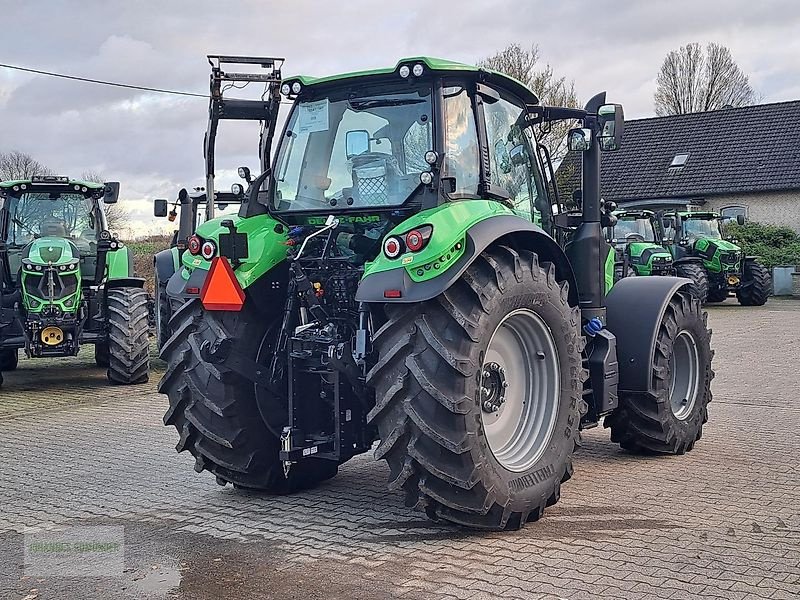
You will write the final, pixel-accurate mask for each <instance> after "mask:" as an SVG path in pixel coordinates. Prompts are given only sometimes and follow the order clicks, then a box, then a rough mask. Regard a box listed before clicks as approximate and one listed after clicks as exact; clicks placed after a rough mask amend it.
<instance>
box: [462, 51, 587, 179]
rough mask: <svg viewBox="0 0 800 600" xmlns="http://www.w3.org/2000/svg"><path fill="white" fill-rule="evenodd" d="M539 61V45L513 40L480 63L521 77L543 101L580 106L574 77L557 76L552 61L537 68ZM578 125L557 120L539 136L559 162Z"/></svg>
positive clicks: (543, 102) (548, 103)
mask: <svg viewBox="0 0 800 600" xmlns="http://www.w3.org/2000/svg"><path fill="white" fill-rule="evenodd" d="M538 62H539V48H538V46H536V45H533V46H531V47H530V48H523V47H522V46H520V45H519V44H511V45H509V46H507V47H506V48H505V49H503V50H501V51H500V52H498V53H497V54H495V55H493V56H490V57H488V58H485V59H484V60H482V61H480V62H479V63H478V64H479V65H480V66H481V67H485V68H488V69H493V70H495V71H500V72H501V73H505V74H506V75H510V76H511V77H513V78H514V79H517V80H519V81H521V82H522V83H524V84H525V85H527V86H528V87H529V88H531V89H532V90H533V91H534V92H535V93H536V95H537V96H539V100H540V101H541V102H542V104H545V105H548V106H567V107H573V108H575V107H579V106H580V101H579V100H578V97H577V95H576V94H575V82H574V81H573V80H571V79H570V80H567V78H566V77H558V76H556V74H555V72H554V71H553V67H551V66H550V65H549V64H546V65H544V67H542V68H537V64H538ZM574 126H575V125H574V122H573V121H556V122H555V123H552V124H549V126H548V127H546V128H542V129H540V131H539V135H538V136H537V138H538V139H539V142H541V143H542V144H543V145H544V146H546V147H547V149H548V150H549V151H550V155H551V156H552V157H553V161H554V162H555V163H556V164H557V163H558V162H559V161H560V160H561V159H562V158H563V157H564V155H565V154H566V153H567V145H566V137H567V132H568V131H569V130H570V129H571V128H572V127H574Z"/></svg>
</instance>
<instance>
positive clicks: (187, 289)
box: [186, 288, 200, 294]
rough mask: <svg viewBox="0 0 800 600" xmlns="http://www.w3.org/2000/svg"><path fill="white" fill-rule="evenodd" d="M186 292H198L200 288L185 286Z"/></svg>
mask: <svg viewBox="0 0 800 600" xmlns="http://www.w3.org/2000/svg"><path fill="white" fill-rule="evenodd" d="M186 293H187V294H199V293H200V288H186Z"/></svg>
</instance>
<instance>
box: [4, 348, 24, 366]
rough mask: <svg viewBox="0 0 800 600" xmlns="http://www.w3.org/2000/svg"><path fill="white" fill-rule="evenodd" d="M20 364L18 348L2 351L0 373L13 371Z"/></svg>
mask: <svg viewBox="0 0 800 600" xmlns="http://www.w3.org/2000/svg"><path fill="white" fill-rule="evenodd" d="M18 364H19V352H18V351H17V349H16V348H14V349H6V350H0V371H13V370H14V369H16V368H17V365H18Z"/></svg>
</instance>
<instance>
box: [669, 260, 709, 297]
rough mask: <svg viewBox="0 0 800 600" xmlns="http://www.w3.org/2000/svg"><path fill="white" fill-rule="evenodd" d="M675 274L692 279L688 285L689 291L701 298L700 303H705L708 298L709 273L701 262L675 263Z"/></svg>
mask: <svg viewBox="0 0 800 600" xmlns="http://www.w3.org/2000/svg"><path fill="white" fill-rule="evenodd" d="M675 274H676V275H677V276H678V277H685V278H686V279H691V280H692V284H691V285H690V286H688V290H689V293H690V294H691V295H692V296H694V297H695V298H697V299H698V300H700V304H705V303H706V301H707V300H708V273H706V270H705V269H704V268H703V266H702V265H701V264H699V263H678V264H677V265H675Z"/></svg>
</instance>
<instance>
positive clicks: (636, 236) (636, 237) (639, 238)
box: [625, 233, 644, 242]
mask: <svg viewBox="0 0 800 600" xmlns="http://www.w3.org/2000/svg"><path fill="white" fill-rule="evenodd" d="M625 241H627V242H643V241H644V236H643V235H642V234H641V233H629V234H628V235H626V236H625Z"/></svg>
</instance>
